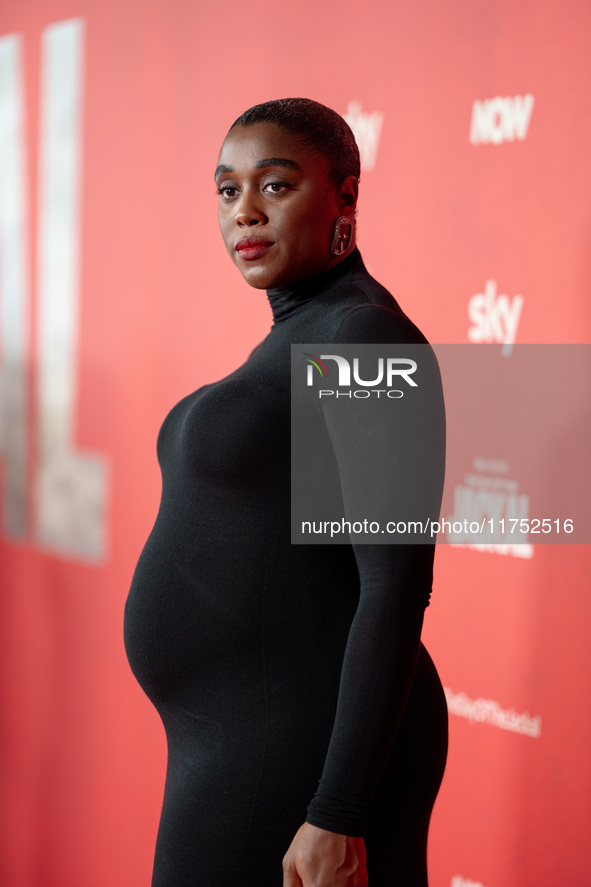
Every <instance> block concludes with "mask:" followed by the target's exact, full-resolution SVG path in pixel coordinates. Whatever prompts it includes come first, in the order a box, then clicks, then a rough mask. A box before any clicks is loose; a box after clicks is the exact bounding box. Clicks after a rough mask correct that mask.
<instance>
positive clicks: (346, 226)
mask: <svg viewBox="0 0 591 887" xmlns="http://www.w3.org/2000/svg"><path fill="white" fill-rule="evenodd" d="M352 234H353V225H352V224H351V219H348V218H347V216H339V217H338V219H337V220H336V222H335V225H334V229H333V235H332V243H331V245H330V251H331V253H332V254H333V256H342V255H343V253H344V252H346V251H347V248H348V246H349V244H350V243H351V235H352Z"/></svg>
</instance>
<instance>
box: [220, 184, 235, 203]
mask: <svg viewBox="0 0 591 887" xmlns="http://www.w3.org/2000/svg"><path fill="white" fill-rule="evenodd" d="M237 190H238V189H237V188H235V187H234V186H233V185H224V186H223V187H222V188H218V189H217V193H218V194H219V195H220V197H221V198H222V200H230V199H231V198H232V197H235V196H236V191H237Z"/></svg>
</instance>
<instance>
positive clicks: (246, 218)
mask: <svg viewBox="0 0 591 887" xmlns="http://www.w3.org/2000/svg"><path fill="white" fill-rule="evenodd" d="M259 198H260V195H259V194H258V193H257V194H249V193H248V192H246V191H243V192H242V194H241V195H240V199H239V201H238V203H237V204H236V205H235V213H234V221H235V222H236V224H237V225H244V226H246V227H251V226H252V225H264V224H265V222H266V221H267V216H266V215H265V213H264V212H263V211H262V209H261V207H260V206H259Z"/></svg>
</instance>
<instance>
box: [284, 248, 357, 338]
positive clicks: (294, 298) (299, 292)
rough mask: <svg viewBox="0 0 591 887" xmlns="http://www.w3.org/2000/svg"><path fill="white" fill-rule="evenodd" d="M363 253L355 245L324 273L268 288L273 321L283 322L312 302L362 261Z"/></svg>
mask: <svg viewBox="0 0 591 887" xmlns="http://www.w3.org/2000/svg"><path fill="white" fill-rule="evenodd" d="M361 261H362V260H361V253H360V252H359V250H358V249H357V247H355V249H354V250H353V252H352V253H350V255H348V256H347V258H346V259H343V261H342V262H339V264H338V265H335V266H334V268H331V269H330V271H325V272H324V273H323V274H316V275H315V276H314V277H306V278H304V280H298V281H297V283H292V284H290V285H289V286H280V287H277V288H276V289H270V290H267V296H268V299H269V303H270V305H271V310H272V311H273V322H274V323H281V321H283V320H287V318H288V317H291V315H292V314H293V313H294V312H295V311H297V310H298V308H300V307H301V306H302V305H305V304H306V302H311V301H312V299H315V298H316V296H318V295H319V293H321V292H323V291H324V290H326V289H328V287H330V286H331V285H332V284H333V283H334V282H335V281H336V280H339V279H340V278H341V277H343V276H344V275H345V274H346V273H347V272H348V271H351V270H352V269H353V267H354V266H355V265H356V264H357V263H358V262H361Z"/></svg>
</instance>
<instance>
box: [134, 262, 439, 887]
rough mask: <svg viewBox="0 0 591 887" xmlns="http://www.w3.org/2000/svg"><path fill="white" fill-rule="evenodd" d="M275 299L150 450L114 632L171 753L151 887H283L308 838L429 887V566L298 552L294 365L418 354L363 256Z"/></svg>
mask: <svg viewBox="0 0 591 887" xmlns="http://www.w3.org/2000/svg"><path fill="white" fill-rule="evenodd" d="M268 295H269V299H270V302H271V307H272V309H273V315H274V324H273V326H272V328H271V331H270V333H269V335H268V336H267V337H266V338H265V339H264V340H263V342H262V343H261V344H260V345H259V346H258V347H257V348H256V349H255V350H254V351H253V353H252V354H251V356H250V357H249V359H248V360H247V361H246V363H245V364H244V365H243V366H241V367H240V368H239V369H237V370H236V371H235V372H234V373H232V374H231V375H229V376H228V377H226V378H225V379H222V380H221V381H219V382H216V383H214V384H210V385H205V386H204V387H203V388H200V389H199V390H198V391H196V392H195V393H194V394H191V395H189V396H188V397H185V398H184V399H183V400H182V401H181V402H180V403H178V404H177V405H176V406H175V407H174V408H173V409H172V411H171V412H170V413H169V415H168V416H167V418H166V419H165V421H164V424H163V425H162V428H161V430H160V434H159V438H158V456H159V461H160V466H161V470H162V480H163V486H162V499H161V503H160V509H159V512H158V516H157V519H156V523H155V525H154V528H153V530H152V532H151V534H150V536H149V538H148V540H147V542H146V545H145V547H144V549H143V551H142V554H141V556H140V559H139V562H138V564H137V567H136V570H135V574H134V577H133V582H132V586H131V590H130V593H129V597H128V601H127V605H126V611H125V643H126V649H127V654H128V657H129V661H130V664H131V667H132V669H133V671H134V673H135V675H136V677H137V679H138V681H139V682H140V684H141V685H142V687H143V689H144V690H145V692H146V693H147V695H148V696H149V698H150V699H151V700H152V702H153V703H154V705H155V706H156V708H157V710H158V712H159V714H160V716H161V718H162V721H163V723H164V727H165V730H166V736H167V741H168V769H167V776H166V786H165V794H164V803H163V809H162V816H161V821H160V828H159V832H158V840H157V847H156V856H155V863H154V875H153V881H152V884H153V887H198V885H199V887H201V885H203V887H280V885H281V883H282V872H281V860H282V857H283V855H284V854H285V852H286V850H287V848H288V847H289V844H290V843H291V840H292V838H293V836H294V834H295V832H296V831H297V829H298V828H299V826H300V825H301V824H302V822H303V821H304V820H305V819H306V818H307V820H308V822H310V823H312V824H313V825H317V826H320V827H322V828H325V829H329V830H331V831H335V832H340V833H343V834H347V835H353V836H359V835H363V836H364V837H365V841H366V846H367V850H368V871H369V875H370V882H369V883H370V887H382V885H383V887H386V885H390V884H392V885H393V884H400V885H406V887H408V885H424V884H426V867H425V866H426V838H427V828H428V823H429V817H430V813H431V809H432V806H433V803H434V800H435V796H436V794H437V791H438V788H439V784H440V781H441V777H442V774H443V769H444V766H445V755H446V748H447V712H446V707H445V698H444V696H443V692H442V688H441V684H440V682H439V678H438V676H437V673H436V671H435V668H434V666H433V663H432V662H431V660H430V658H429V656H428V654H427V652H426V650H425V649H424V647H423V646H422V645H421V643H420V633H421V627H422V621H423V614H424V609H425V607H426V606H427V604H428V602H429V595H430V591H431V584H432V563H433V546H431V545H387V546H384V545H376V546H371V545H356V546H351V545H338V546H327V545H291V544H290V345H291V344H292V343H303V342H318V343H365V342H369V343H371V342H373V343H390V342H400V343H424V342H425V339H424V337H423V336H422V334H421V333H420V332H419V330H418V329H417V328H416V327H415V326H414V325H413V324H412V323H411V322H410V321H409V319H408V318H407V317H406V316H405V315H404V313H403V312H402V311H401V309H400V308H399V306H398V305H397V303H396V302H395V301H394V299H393V298H392V296H391V295H390V294H389V293H388V292H387V291H386V290H385V289H384V288H383V287H382V286H380V285H379V284H378V283H377V282H376V281H375V280H373V278H371V277H370V275H369V274H368V273H367V271H366V270H365V267H364V265H363V262H362V260H361V257H360V255H359V253H358V251H357V250H355V251H354V253H352V254H351V255H350V256H349V257H348V258H347V259H345V260H344V261H343V262H341V263H340V264H339V265H338V266H337V267H336V268H334V269H332V270H331V271H329V272H328V273H327V274H323V275H320V276H318V277H315V278H312V279H308V280H306V281H302V282H300V283H298V284H296V285H294V286H293V287H286V288H282V289H278V290H272V291H269V293H268ZM440 404H441V405H442V400H441V399H440ZM337 449H338V448H337ZM337 461H338V456H337ZM340 470H341V471H344V470H346V467H345V468H343V466H340ZM346 481H347V478H346V477H344V478H343V482H344V483H343V486H344V488H346ZM345 504H346V503H345Z"/></svg>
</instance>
